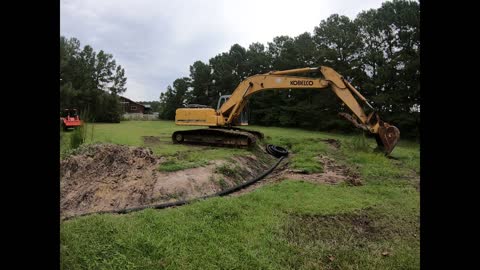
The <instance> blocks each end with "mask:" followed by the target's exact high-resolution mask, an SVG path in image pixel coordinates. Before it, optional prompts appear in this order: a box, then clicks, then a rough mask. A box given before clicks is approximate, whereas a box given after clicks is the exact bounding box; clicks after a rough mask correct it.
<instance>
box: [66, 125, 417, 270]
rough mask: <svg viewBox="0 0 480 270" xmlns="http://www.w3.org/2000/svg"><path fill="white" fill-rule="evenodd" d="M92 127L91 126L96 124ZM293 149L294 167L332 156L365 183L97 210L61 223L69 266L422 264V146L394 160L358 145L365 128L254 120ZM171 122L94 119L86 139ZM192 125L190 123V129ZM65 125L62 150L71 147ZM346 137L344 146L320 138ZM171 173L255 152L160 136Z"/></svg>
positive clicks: (122, 139)
mask: <svg viewBox="0 0 480 270" xmlns="http://www.w3.org/2000/svg"><path fill="white" fill-rule="evenodd" d="M89 128H90V129H91V127H89ZM249 128H250V129H255V130H259V131H262V132H263V133H264V134H265V135H266V141H267V142H269V143H273V144H277V145H280V146H285V147H287V148H288V149H289V150H290V152H291V154H292V155H291V157H290V167H293V168H296V169H301V170H304V171H306V172H321V171H322V169H323V168H322V164H320V163H319V162H318V161H317V160H316V159H315V157H316V156H318V155H328V156H331V157H333V158H335V160H336V161H337V162H339V163H342V164H344V165H347V166H348V167H350V168H353V169H354V170H356V171H358V172H359V173H360V175H361V178H362V182H363V185H362V186H350V185H347V184H339V185H320V184H312V183H308V182H302V181H292V180H288V179H287V180H285V181H282V182H280V183H277V184H269V185H265V186H263V187H261V188H259V189H256V190H254V191H253V192H250V193H247V194H244V195H242V196H236V197H221V198H211V199H207V200H203V201H197V202H195V203H192V204H190V205H186V206H182V207H178V208H171V209H164V210H151V209H149V210H144V211H140V212H134V213H130V214H126V215H111V214H107V215H93V216H86V217H80V218H77V219H74V220H69V221H64V222H62V224H61V232H60V237H61V268H62V269H418V268H420V240H419V239H420V230H419V226H420V225H419V222H420V221H419V216H420V202H419V201H420V197H419V191H418V179H419V173H420V161H419V158H420V153H419V145H418V144H416V143H414V142H408V141H401V142H400V144H399V145H398V146H397V148H396V149H395V150H394V151H393V152H392V157H393V159H389V158H386V157H384V156H383V155H381V154H378V153H374V152H373V151H372V149H373V147H374V145H375V142H374V139H371V138H368V139H367V143H368V146H369V148H368V149H363V148H360V147H358V141H359V138H360V137H359V136H344V135H339V134H329V133H322V132H313V131H305V130H299V129H287V128H273V127H255V126H253V127H252V126H250V127H249ZM179 129H182V128H179V127H177V126H175V125H174V123H173V122H167V121H126V122H122V123H120V124H95V125H94V126H93V136H91V135H92V134H91V133H90V135H89V136H88V138H87V143H95V142H109V143H116V144H126V145H132V146H144V143H143V140H142V136H160V140H161V141H169V140H170V135H171V133H172V132H173V131H174V130H179ZM186 129H187V128H186ZM70 135H71V134H69V133H63V134H62V136H61V138H62V142H61V151H62V154H61V155H62V156H65V155H68V139H69V136H70ZM326 138H334V139H337V140H339V141H340V142H341V147H340V149H338V150H335V149H333V148H332V147H329V145H328V144H326V143H325V142H323V141H321V139H326ZM152 150H153V151H154V153H155V154H157V155H163V156H166V157H167V158H168V159H169V161H170V162H169V163H168V166H166V167H163V168H159V169H161V170H162V169H163V170H166V171H170V170H177V169H182V168H187V167H194V166H201V165H203V164H204V163H205V162H206V161H208V160H211V159H221V158H228V157H230V156H231V155H234V154H244V153H247V152H248V150H242V149H218V148H209V149H206V150H205V151H202V153H201V154H199V153H198V151H192V150H191V147H189V146H184V145H173V144H165V145H163V144H159V145H156V146H154V147H153V148H152Z"/></svg>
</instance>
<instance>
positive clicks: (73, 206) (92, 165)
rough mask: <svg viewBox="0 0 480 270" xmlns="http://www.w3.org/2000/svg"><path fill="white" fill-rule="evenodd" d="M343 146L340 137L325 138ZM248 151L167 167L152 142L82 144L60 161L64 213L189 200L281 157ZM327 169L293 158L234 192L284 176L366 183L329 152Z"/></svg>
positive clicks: (250, 175)
mask: <svg viewBox="0 0 480 270" xmlns="http://www.w3.org/2000/svg"><path fill="white" fill-rule="evenodd" d="M144 141H145V144H146V145H150V144H158V138H156V137H148V138H147V137H146V138H144ZM325 142H326V143H328V144H329V145H331V146H332V147H334V148H335V149H338V148H339V147H340V145H339V142H338V141H336V140H325ZM197 147H199V151H201V150H202V149H203V148H202V147H201V146H197ZM253 153H254V154H251V155H248V156H234V157H232V158H230V159H229V160H212V161H210V162H209V164H207V165H206V166H203V167H197V168H192V169H186V170H180V171H175V172H162V171H160V170H159V169H158V168H159V166H160V164H161V163H162V162H165V161H166V158H164V157H159V156H155V155H154V154H153V152H152V151H151V150H150V149H148V148H141V147H128V146H121V145H114V144H97V145H90V146H85V147H81V148H80V149H79V150H78V151H76V153H75V154H73V155H71V156H69V157H67V158H65V159H63V160H61V161H60V177H61V182H60V187H61V193H60V211H61V216H62V217H71V216H77V215H80V214H84V213H92V212H97V211H111V210H122V209H126V208H134V207H140V206H147V205H153V204H161V203H166V202H173V201H178V200H189V199H194V198H199V197H202V196H206V195H211V194H214V193H217V192H219V191H221V190H225V189H227V188H230V187H233V186H236V185H238V184H241V183H242V182H246V181H249V180H251V179H253V178H254V177H257V176H258V175H260V174H262V173H263V172H265V171H266V170H267V169H269V168H270V167H271V166H272V165H273V164H274V163H275V162H276V159H275V158H273V157H272V156H270V155H268V154H267V153H266V151H265V150H264V149H260V147H259V149H258V151H253ZM318 160H319V162H320V163H321V164H322V165H323V172H321V173H313V174H305V173H303V172H302V171H296V170H292V169H290V168H289V166H288V159H286V160H284V161H283V162H282V163H281V164H280V165H279V166H278V167H277V169H275V170H274V171H273V172H272V174H270V175H269V176H267V177H266V178H265V179H263V180H262V181H260V182H257V183H255V184H254V185H252V186H249V187H247V188H245V189H243V190H240V191H238V192H235V193H234V194H233V196H237V195H241V194H244V193H246V192H250V191H251V190H254V189H256V188H258V187H260V186H263V185H265V184H267V183H272V182H279V181H282V180H283V179H292V180H303V181H308V182H312V183H323V184H337V183H339V182H347V183H349V184H351V185H361V181H360V177H359V175H358V173H356V172H355V171H354V170H351V169H349V168H347V167H346V166H344V165H340V164H339V163H338V162H336V161H335V160H334V159H333V158H331V157H328V156H320V157H318Z"/></svg>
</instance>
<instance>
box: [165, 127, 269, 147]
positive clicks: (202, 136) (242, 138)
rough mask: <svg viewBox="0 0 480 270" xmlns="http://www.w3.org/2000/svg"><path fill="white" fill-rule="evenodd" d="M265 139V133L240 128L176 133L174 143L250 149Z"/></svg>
mask: <svg viewBox="0 0 480 270" xmlns="http://www.w3.org/2000/svg"><path fill="white" fill-rule="evenodd" d="M262 138H263V133H261V132H258V131H253V130H245V129H240V128H230V129H229V128H205V129H194V130H181V131H175V132H174V133H173V134H172V141H173V143H178V144H200V145H211V146H232V147H250V146H252V145H254V144H255V143H256V141H257V140H259V139H262Z"/></svg>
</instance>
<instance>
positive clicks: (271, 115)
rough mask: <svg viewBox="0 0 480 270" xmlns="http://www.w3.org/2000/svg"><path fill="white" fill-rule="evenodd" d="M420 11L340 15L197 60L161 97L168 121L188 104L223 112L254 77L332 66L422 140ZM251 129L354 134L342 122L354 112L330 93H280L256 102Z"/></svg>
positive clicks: (389, 6)
mask: <svg viewBox="0 0 480 270" xmlns="http://www.w3.org/2000/svg"><path fill="white" fill-rule="evenodd" d="M419 56H420V7H419V3H418V2H415V1H405V0H394V1H389V2H384V3H383V4H382V6H381V7H380V8H378V9H370V10H367V11H362V12H361V13H359V14H358V15H357V17H356V18H355V19H353V20H351V19H350V18H348V17H346V16H341V15H338V14H333V15H331V16H330V17H328V18H327V19H325V20H322V21H321V22H320V24H319V25H318V26H316V27H315V28H314V30H313V33H309V32H305V33H303V34H300V35H298V36H296V37H289V36H277V37H275V38H273V40H272V41H271V42H268V43H267V45H266V46H265V45H263V44H261V43H258V42H257V43H252V44H250V45H249V46H248V48H244V47H242V46H240V45H238V44H234V45H233V46H231V48H230V50H229V51H228V52H223V53H220V54H218V55H216V56H214V57H212V58H211V59H209V61H208V63H204V62H202V61H196V62H194V63H193V64H192V65H191V66H190V76H189V77H182V78H178V79H176V80H175V81H174V82H173V84H172V85H171V86H170V85H169V86H168V87H167V90H166V91H165V92H164V93H161V95H160V114H159V117H160V118H162V119H169V120H173V119H174V117H175V110H176V109H177V108H181V107H183V106H185V105H186V104H203V105H209V106H212V107H214V108H216V105H217V101H218V98H219V96H220V95H225V94H231V92H232V91H233V90H234V89H235V88H236V86H237V85H238V84H239V83H240V82H241V81H242V80H244V79H246V78H247V77H249V76H252V75H255V74H260V73H266V72H268V71H272V70H285V69H293V68H300V67H316V66H321V65H324V66H330V67H332V68H333V69H335V70H336V71H337V72H338V73H340V74H342V75H343V76H344V77H345V78H346V79H347V80H348V81H350V82H351V84H352V85H354V87H356V88H357V89H358V90H359V91H360V92H361V93H362V94H363V95H364V96H365V97H366V98H367V99H369V101H370V103H371V104H372V105H373V106H374V107H376V109H377V110H378V111H379V113H380V114H381V116H382V118H383V119H384V120H385V121H387V122H391V123H393V124H395V125H396V126H397V127H399V129H400V130H401V132H402V136H403V137H417V136H418V135H419V121H420V118H419V115H420V57H419ZM248 106H249V122H250V124H258V125H265V126H284V127H301V128H306V129H312V130H325V131H334V130H342V131H349V130H352V129H353V127H352V125H351V124H350V123H349V122H347V121H345V120H344V119H342V118H339V117H338V116H337V113H338V112H340V111H347V108H346V107H345V106H344V105H342V103H341V102H340V100H339V99H338V98H337V97H336V96H335V95H334V94H333V93H332V92H331V91H311V90H293V91H292V90H273V91H264V92H260V93H257V94H255V95H254V96H252V97H251V98H250V100H249V105H248Z"/></svg>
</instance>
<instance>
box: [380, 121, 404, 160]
mask: <svg viewBox="0 0 480 270" xmlns="http://www.w3.org/2000/svg"><path fill="white" fill-rule="evenodd" d="M375 139H376V140H377V145H378V148H379V150H381V151H382V152H384V153H385V155H389V154H390V153H391V152H392V151H393V148H395V146H396V145H397V143H398V140H399V139H400V130H399V129H398V128H397V127H396V126H392V125H390V124H388V123H385V122H383V121H380V123H379V128H378V133H377V134H375Z"/></svg>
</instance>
